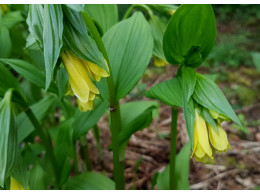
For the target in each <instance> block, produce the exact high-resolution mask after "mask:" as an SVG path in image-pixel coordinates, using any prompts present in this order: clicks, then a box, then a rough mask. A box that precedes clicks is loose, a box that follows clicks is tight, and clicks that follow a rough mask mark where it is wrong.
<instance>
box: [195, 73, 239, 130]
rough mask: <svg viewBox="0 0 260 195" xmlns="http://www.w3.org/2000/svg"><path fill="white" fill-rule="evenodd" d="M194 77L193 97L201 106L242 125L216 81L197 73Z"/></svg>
mask: <svg viewBox="0 0 260 195" xmlns="http://www.w3.org/2000/svg"><path fill="white" fill-rule="evenodd" d="M196 77H197V83H196V87H195V92H194V95H193V98H194V99H195V100H196V101H197V102H198V103H199V104H201V105H202V106H204V107H206V108H208V109H211V110H214V111H217V112H219V113H221V114H224V115H225V116H227V117H229V118H230V119H231V120H233V121H234V122H235V123H237V124H238V125H240V126H242V125H241V123H240V121H239V119H238V118H237V116H236V114H235V112H234V111H233V109H232V107H231V106H230V104H229V102H228V101H227V99H226V97H225V96H224V94H223V93H222V91H221V90H220V89H219V87H218V86H217V85H216V83H214V82H213V81H212V80H210V79H208V78H207V77H205V76H203V75H201V74H198V73H197V74H196Z"/></svg>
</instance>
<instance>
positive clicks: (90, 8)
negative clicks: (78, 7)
mask: <svg viewBox="0 0 260 195" xmlns="http://www.w3.org/2000/svg"><path fill="white" fill-rule="evenodd" d="M85 10H86V12H87V13H88V14H89V16H90V17H91V18H92V19H93V20H94V21H95V22H96V23H97V24H98V25H99V26H100V27H101V29H102V31H103V33H105V32H106V31H108V29H109V28H111V27H112V26H113V25H114V24H116V23H117V22H118V10H117V5H116V4H88V5H86V6H85Z"/></svg>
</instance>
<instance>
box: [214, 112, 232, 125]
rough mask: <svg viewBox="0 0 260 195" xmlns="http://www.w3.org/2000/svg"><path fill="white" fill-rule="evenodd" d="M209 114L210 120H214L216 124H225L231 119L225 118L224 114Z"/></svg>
mask: <svg viewBox="0 0 260 195" xmlns="http://www.w3.org/2000/svg"><path fill="white" fill-rule="evenodd" d="M209 113H210V115H211V116H212V118H214V119H216V120H217V121H218V123H221V122H223V121H227V122H230V121H231V119H230V118H228V117H227V116H225V115H224V114H220V113H218V112H216V111H214V110H209Z"/></svg>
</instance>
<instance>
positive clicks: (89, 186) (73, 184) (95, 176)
mask: <svg viewBox="0 0 260 195" xmlns="http://www.w3.org/2000/svg"><path fill="white" fill-rule="evenodd" d="M65 188H66V190H115V183H114V182H113V181H112V180H111V179H109V178H108V177H106V176H104V175H101V174H99V173H96V172H87V173H82V174H80V175H77V176H75V177H73V178H71V179H69V180H68V182H67V183H66V184H65Z"/></svg>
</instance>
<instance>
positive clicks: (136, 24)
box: [103, 12, 153, 101]
mask: <svg viewBox="0 0 260 195" xmlns="http://www.w3.org/2000/svg"><path fill="white" fill-rule="evenodd" d="M103 41H104V45H105V48H106V51H107V53H108V57H109V60H110V64H111V71H112V74H113V79H114V85H115V90H116V101H118V100H120V99H121V98H123V97H124V96H126V95H127V94H128V93H129V92H130V91H131V90H132V89H133V88H134V86H135V85H136V84H137V82H138V81H139V80H140V79H141V77H142V75H143V74H144V71H145V69H146V67H147V66H148V64H149V61H150V58H151V56H152V48H153V38H152V35H151V31H150V27H149V24H148V23H147V21H146V20H145V18H144V16H143V14H142V13H140V12H136V13H135V14H134V15H133V16H132V17H131V18H129V19H127V20H124V21H121V22H119V23H117V24H116V25H114V26H113V27H112V28H110V29H109V30H108V31H107V32H106V33H105V34H104V36H103Z"/></svg>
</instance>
